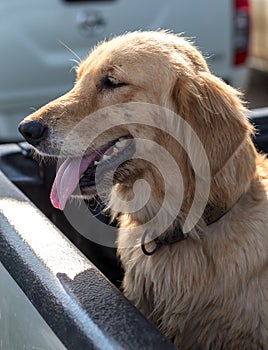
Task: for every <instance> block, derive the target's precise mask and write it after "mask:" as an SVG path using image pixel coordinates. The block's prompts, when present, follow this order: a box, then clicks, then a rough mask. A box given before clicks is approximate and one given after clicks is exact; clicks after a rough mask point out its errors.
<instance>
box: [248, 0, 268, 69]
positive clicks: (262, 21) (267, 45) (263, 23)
mask: <svg viewBox="0 0 268 350" xmlns="http://www.w3.org/2000/svg"><path fill="white" fill-rule="evenodd" d="M251 12H252V20H251V45H250V60H249V65H250V66H251V67H252V68H255V69H257V70H261V71H265V72H268V0H251Z"/></svg>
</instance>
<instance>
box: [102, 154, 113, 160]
mask: <svg viewBox="0 0 268 350" xmlns="http://www.w3.org/2000/svg"><path fill="white" fill-rule="evenodd" d="M110 158H111V156H107V155H106V154H104V155H103V156H102V160H107V159H110Z"/></svg>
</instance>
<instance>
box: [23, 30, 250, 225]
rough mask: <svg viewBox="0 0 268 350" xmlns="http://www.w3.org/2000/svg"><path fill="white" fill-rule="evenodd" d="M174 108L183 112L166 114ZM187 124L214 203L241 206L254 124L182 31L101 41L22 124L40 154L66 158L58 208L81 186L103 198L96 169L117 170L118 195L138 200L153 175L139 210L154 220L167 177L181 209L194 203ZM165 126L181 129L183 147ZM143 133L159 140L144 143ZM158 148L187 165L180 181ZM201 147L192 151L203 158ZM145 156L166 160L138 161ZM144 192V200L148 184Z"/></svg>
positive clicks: (57, 186)
mask: <svg viewBox="0 0 268 350" xmlns="http://www.w3.org/2000/svg"><path fill="white" fill-rule="evenodd" d="M168 111H171V112H172V113H173V114H176V115H178V116H177V118H174V117H173V116H172V117H169V116H167V114H168ZM182 120H183V121H185V122H186V123H187V125H189V126H190V128H191V129H192V130H193V131H194V134H195V135H197V137H198V139H199V140H200V142H201V144H202V147H203V148H204V150H205V152H206V155H207V158H208V161H209V167H210V174H211V177H212V182H211V191H210V194H209V200H210V201H224V202H226V201H227V202H228V201H229V202H232V201H233V200H234V197H237V198H238V197H239V196H240V195H241V192H242V191H244V190H245V188H246V186H248V183H249V181H250V179H251V177H252V173H253V172H254V166H255V162H254V157H255V153H254V148H253V146H252V143H251V141H250V134H251V132H252V129H251V126H250V124H249V122H248V121H247V119H246V117H245V109H244V107H243V105H242V103H241V101H240V98H239V93H238V92H237V91H235V90H234V89H233V88H231V87H230V86H228V85H226V84H225V83H224V82H223V81H221V80H220V79H218V78H216V77H215V76H213V75H212V74H211V73H210V71H209V69H208V67H207V64H206V62H205V60H204V58H203V56H202V55H201V54H200V53H199V51H198V50H197V49H196V48H195V47H194V46H193V45H192V44H191V43H190V42H188V41H186V40H185V39H183V38H181V37H179V36H177V35H173V34H169V33H166V32H134V33H129V34H126V35H123V36H120V37H117V38H114V39H112V40H110V41H108V42H104V43H101V44H100V45H99V46H98V47H97V48H95V49H94V50H93V51H92V52H91V53H90V55H89V56H88V57H87V58H86V59H85V60H84V61H83V62H81V64H80V66H79V67H78V68H77V79H76V83H75V85H74V88H73V89H72V90H71V91H70V92H68V93H67V94H65V95H64V96H62V97H60V98H58V99H56V100H54V101H52V102H50V103H49V104H47V105H46V106H44V107H43V108H41V109H40V110H38V111H36V112H35V113H33V114H32V115H30V116H28V117H27V118H25V119H24V120H23V121H22V122H21V124H20V126H19V129H20V131H21V133H22V134H23V136H24V137H25V138H26V140H27V141H28V142H29V143H31V144H32V145H33V146H34V147H35V148H36V150H37V151H38V152H39V153H41V154H43V155H46V156H52V157H63V158H67V160H65V162H64V163H63V165H62V167H61V168H60V169H59V171H58V174H57V176H56V180H55V182H54V186H53V189H52V202H53V204H54V205H55V206H56V207H59V208H61V209H63V208H64V205H65V203H66V200H67V199H68V197H69V196H70V195H71V194H73V192H74V191H75V188H76V187H77V186H79V185H80V195H81V196H82V197H86V198H88V197H90V196H94V195H96V193H97V192H96V186H95V185H96V179H95V178H96V176H95V175H96V174H97V171H96V169H98V168H99V176H98V177H99V179H100V183H101V182H103V183H105V176H106V175H107V174H109V172H111V170H112V169H113V170H115V169H116V170H115V171H114V173H113V178H112V186H111V192H110V193H109V199H110V201H115V199H114V198H115V197H114V196H113V193H115V192H116V193H117V195H118V194H119V195H120V196H121V198H124V199H125V200H127V201H131V200H132V198H133V196H135V194H136V192H135V190H133V185H134V184H135V183H136V182H137V180H138V179H140V178H142V179H145V180H146V181H147V182H148V183H149V184H150V188H151V195H150V199H149V200H148V201H147V204H146V205H145V206H144V208H143V209H142V210H136V213H137V212H138V213H142V215H140V217H142V218H145V217H146V219H149V218H150V216H152V215H153V213H155V212H157V211H158V210H159V208H160V206H161V203H162V201H163V198H164V196H165V182H166V181H169V182H170V186H169V191H170V196H171V197H172V196H174V193H171V192H172V188H179V190H178V192H176V195H178V196H180V197H181V201H182V204H183V205H182V206H185V207H188V208H189V205H190V203H191V201H192V200H193V196H194V191H195V177H196V176H197V175H196V174H195V173H194V170H193V167H192V164H191V160H189V157H188V154H187V153H188V150H187V147H191V145H190V144H191V136H189V135H188V134H187V133H184V132H183V130H182V123H181V121H182ZM167 124H171V127H170V125H167ZM166 128H169V130H171V129H172V130H173V132H174V133H175V135H176V134H177V135H178V134H180V137H181V138H184V145H182V143H181V142H180V141H179V142H178V140H176V137H174V134H173V136H172V135H170V133H169V132H167V130H166ZM137 139H140V140H141V139H143V140H150V141H151V142H149V143H143V144H142V145H139V144H138V143H137V142H136V140H137ZM159 145H160V147H161V149H165V150H166V151H167V152H168V154H170V155H171V158H172V159H173V160H174V161H175V163H174V164H176V165H178V167H179V169H180V174H181V175H180V177H179V180H178V181H177V182H176V183H174V181H175V180H174V177H173V175H174V174H173V173H174V166H175V165H172V164H173V163H170V160H169V159H168V157H167V156H166V154H162V155H161V154H160V153H161V152H160V151H159ZM185 145H188V146H187V147H185ZM199 151H200V150H199V149H195V150H194V151H193V152H192V153H193V154H194V157H195V159H197V161H198V162H199V163H202V162H203V159H199V157H200V152H199ZM139 152H143V154H144V155H145V154H151V155H153V156H154V157H156V158H155V159H157V160H156V161H155V162H154V158H153V157H151V158H150V159H149V161H148V159H147V158H146V156H144V157H142V156H140V155H139V156H138V157H137V154H138V153H139ZM139 154H141V153H139ZM135 158H136V159H135ZM157 164H162V167H163V168H164V169H165V175H163V173H161V171H159V169H158V166H157ZM167 179H169V180H167ZM138 196H139V197H140V198H142V197H144V193H143V192H142V190H138ZM175 197H176V196H175ZM117 198H118V197H117ZM174 200H175V201H176V198H175V199H174ZM119 207H120V206H119ZM119 207H118V208H119ZM185 210H186V209H185ZM118 211H120V209H118Z"/></svg>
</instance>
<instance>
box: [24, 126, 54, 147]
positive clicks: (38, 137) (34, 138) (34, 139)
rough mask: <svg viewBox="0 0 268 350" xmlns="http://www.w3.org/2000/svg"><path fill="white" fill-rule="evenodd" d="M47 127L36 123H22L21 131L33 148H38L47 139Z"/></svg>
mask: <svg viewBox="0 0 268 350" xmlns="http://www.w3.org/2000/svg"><path fill="white" fill-rule="evenodd" d="M47 130H48V128H47V126H46V125H44V124H41V123H38V122H35V121H30V122H29V121H22V122H21V123H20V125H19V131H20V133H21V134H22V135H23V136H24V138H25V139H26V141H28V142H29V143H30V144H32V145H33V146H37V145H38V144H39V143H40V142H41V141H43V140H44V139H45V138H46V135H47Z"/></svg>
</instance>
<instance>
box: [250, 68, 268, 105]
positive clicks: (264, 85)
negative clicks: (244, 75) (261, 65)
mask: <svg viewBox="0 0 268 350" xmlns="http://www.w3.org/2000/svg"><path fill="white" fill-rule="evenodd" d="M245 98H246V100H247V101H249V105H248V107H249V108H250V109H252V108H259V107H268V73H266V74H265V73H261V72H258V71H256V70H251V71H250V80H249V85H248V89H247V91H246V94H245Z"/></svg>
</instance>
